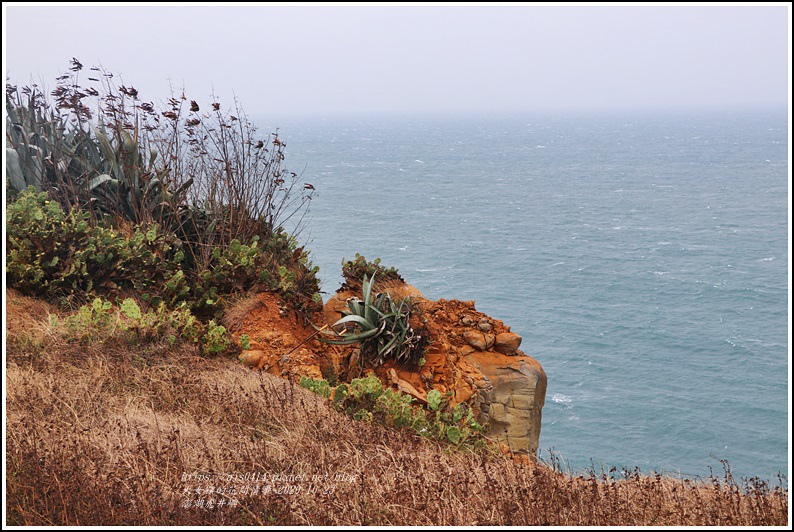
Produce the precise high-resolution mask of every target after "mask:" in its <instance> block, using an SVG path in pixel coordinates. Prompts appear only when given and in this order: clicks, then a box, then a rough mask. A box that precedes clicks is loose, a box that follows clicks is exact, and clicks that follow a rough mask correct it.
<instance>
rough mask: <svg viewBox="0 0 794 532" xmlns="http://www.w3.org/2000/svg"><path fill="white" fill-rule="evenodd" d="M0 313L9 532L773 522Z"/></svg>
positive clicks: (168, 351) (191, 358)
mask: <svg viewBox="0 0 794 532" xmlns="http://www.w3.org/2000/svg"><path fill="white" fill-rule="evenodd" d="M7 308H8V314H9V321H8V327H9V329H8V357H7V366H6V370H7V371H6V386H7V397H8V399H7V405H6V406H7V414H8V416H7V420H6V429H7V432H6V434H7V436H6V444H7V454H6V464H7V485H6V495H7V498H6V515H7V524H9V525H30V526H33V525H35V526H42V525H74V526H77V525H114V526H115V525H160V526H162V525H185V526H190V525H450V526H458V525H555V526H571V525H592V526H612V525H678V526H680V525H732V526H733V525H785V524H787V522H788V491H787V489H783V488H782V487H781V486H777V487H774V488H772V487H770V486H769V485H767V484H766V483H762V482H760V481H756V482H750V483H745V484H744V485H741V486H740V485H738V484H737V483H736V482H734V481H732V479H714V478H712V479H707V480H706V481H699V482H693V481H688V480H682V479H676V478H668V477H662V476H644V475H640V474H639V473H635V474H627V475H624V478H621V479H619V480H613V479H611V478H609V476H608V475H601V476H597V475H592V476H590V478H588V477H585V476H572V475H568V474H564V473H562V472H560V471H559V470H556V469H555V468H553V467H548V466H545V465H543V464H538V465H526V464H521V463H517V462H516V461H513V460H511V459H509V458H506V457H503V456H499V455H494V454H488V453H478V454H475V453H461V452H451V451H450V450H448V449H447V448H444V447H443V446H440V445H439V444H434V443H432V442H430V441H426V440H423V439H420V438H417V437H414V436H412V435H410V434H407V433H403V432H398V431H393V430H389V429H386V428H383V427H379V426H374V425H367V424H364V423H358V422H354V421H352V420H350V419H348V418H346V417H345V416H343V415H342V414H340V413H338V412H336V411H334V410H333V409H332V408H330V407H329V405H328V404H327V402H325V401H323V400H322V399H320V398H319V397H318V396H315V395H313V394H311V393H309V392H307V391H305V390H302V389H299V388H296V387H293V386H292V385H291V384H290V383H288V382H286V381H283V380H280V379H277V378H274V377H271V376H269V375H267V374H262V373H258V372H254V371H250V370H248V369H245V368H243V367H241V366H238V365H236V364H234V363H232V362H230V361H228V360H217V359H206V358H202V357H200V356H198V353H197V352H196V350H195V348H193V347H191V346H186V345H177V346H174V347H170V346H168V345H167V344H165V343H163V344H158V343H150V344H146V345H139V346H135V347H131V346H130V345H129V344H128V343H125V342H124V341H122V340H121V339H114V338H107V339H105V340H104V342H103V343H95V344H91V345H89V346H87V347H86V346H75V345H70V344H68V343H66V342H65V341H64V340H63V339H62V336H60V335H59V334H58V327H59V325H58V320H56V319H54V318H53V316H55V315H56V311H55V310H54V309H53V308H49V307H46V306H44V305H43V304H41V303H40V302H36V301H35V300H31V299H28V298H23V297H21V296H17V295H15V294H13V293H11V292H9V293H8V295H7ZM246 486H247V488H246ZM210 487H212V488H213V490H212V493H209V492H208V491H207V490H209V488H210ZM231 488H235V493H234V494H232V493H231ZM198 490H205V492H204V493H199V492H198ZM243 490H245V491H247V493H242V491H243ZM254 492H255V493H254ZM210 499H212V500H213V504H212V508H208V506H209V500H210ZM200 500H201V501H203V502H202V503H201V506H198V501H200ZM221 501H224V502H221Z"/></svg>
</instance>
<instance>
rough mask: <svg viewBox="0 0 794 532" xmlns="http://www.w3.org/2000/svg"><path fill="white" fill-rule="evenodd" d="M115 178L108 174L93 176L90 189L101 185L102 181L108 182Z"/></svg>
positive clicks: (89, 184) (89, 185) (89, 183)
mask: <svg viewBox="0 0 794 532" xmlns="http://www.w3.org/2000/svg"><path fill="white" fill-rule="evenodd" d="M112 180H113V178H112V177H110V176H109V175H108V174H102V175H98V176H96V177H95V178H93V179H92V180H91V181H89V182H88V190H94V189H95V188H96V187H98V186H99V185H101V184H102V183H106V182H108V181H112Z"/></svg>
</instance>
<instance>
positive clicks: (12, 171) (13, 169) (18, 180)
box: [6, 148, 27, 192]
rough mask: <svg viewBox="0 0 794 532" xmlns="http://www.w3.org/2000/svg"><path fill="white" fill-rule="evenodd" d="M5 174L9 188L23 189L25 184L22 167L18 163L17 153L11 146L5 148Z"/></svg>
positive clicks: (19, 190) (20, 190)
mask: <svg viewBox="0 0 794 532" xmlns="http://www.w3.org/2000/svg"><path fill="white" fill-rule="evenodd" d="M6 176H7V177H8V183H9V185H11V188H12V189H14V190H15V191H17V192H22V191H23V190H25V188H26V186H27V184H26V182H25V175H24V174H23V173H22V167H21V166H20V164H19V154H18V153H17V151H16V150H15V149H13V148H6Z"/></svg>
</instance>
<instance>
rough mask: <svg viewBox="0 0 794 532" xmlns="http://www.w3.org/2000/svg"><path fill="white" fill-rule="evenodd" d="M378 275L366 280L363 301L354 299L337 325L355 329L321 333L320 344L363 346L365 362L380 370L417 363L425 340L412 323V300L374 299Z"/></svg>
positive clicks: (383, 297) (383, 296)
mask: <svg viewBox="0 0 794 532" xmlns="http://www.w3.org/2000/svg"><path fill="white" fill-rule="evenodd" d="M374 281H375V274H372V277H370V279H369V280H367V278H366V276H364V281H363V283H362V290H361V292H362V296H363V300H362V299H359V298H356V297H353V298H350V299H349V300H348V302H347V304H348V307H349V309H350V311H349V312H346V313H345V316H343V317H342V318H341V319H339V320H338V321H337V322H336V323H334V324H333V328H334V329H335V328H336V327H337V326H338V325H345V328H346V329H347V327H348V326H349V327H351V328H352V329H353V330H352V331H349V332H344V333H334V332H326V331H321V332H322V334H323V335H324V336H321V337H320V340H321V341H323V342H326V343H329V344H336V345H349V344H354V343H360V344H361V359H362V360H367V361H369V362H370V363H371V364H372V365H373V366H379V365H381V364H383V363H384V362H385V361H386V360H389V359H391V360H395V361H397V362H403V363H414V362H416V360H418V356H417V353H418V349H417V348H418V347H419V346H420V345H421V344H422V336H421V335H419V334H417V333H416V332H415V331H414V330H413V328H412V327H411V325H410V323H409V319H410V316H411V311H412V309H413V305H412V302H411V300H410V298H407V299H401V300H397V301H395V300H393V299H392V298H391V296H390V295H389V294H388V293H381V294H378V295H377V296H375V297H374V298H373V294H372V287H373V285H374Z"/></svg>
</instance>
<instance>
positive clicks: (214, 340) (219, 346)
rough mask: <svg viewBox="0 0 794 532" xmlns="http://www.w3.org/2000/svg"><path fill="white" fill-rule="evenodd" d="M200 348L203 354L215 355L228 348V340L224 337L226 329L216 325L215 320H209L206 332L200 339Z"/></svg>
mask: <svg viewBox="0 0 794 532" xmlns="http://www.w3.org/2000/svg"><path fill="white" fill-rule="evenodd" d="M202 341H203V345H202V348H203V350H204V352H205V353H208V354H210V355H215V354H218V353H220V352H221V351H223V350H225V349H226V348H227V347H229V344H230V342H229V338H228V336H227V335H226V327H224V326H223V325H218V324H216V323H215V320H210V322H209V324H207V331H206V332H205V333H204V336H203V337H202Z"/></svg>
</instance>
